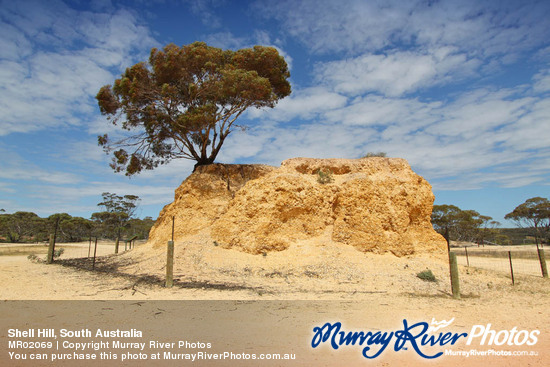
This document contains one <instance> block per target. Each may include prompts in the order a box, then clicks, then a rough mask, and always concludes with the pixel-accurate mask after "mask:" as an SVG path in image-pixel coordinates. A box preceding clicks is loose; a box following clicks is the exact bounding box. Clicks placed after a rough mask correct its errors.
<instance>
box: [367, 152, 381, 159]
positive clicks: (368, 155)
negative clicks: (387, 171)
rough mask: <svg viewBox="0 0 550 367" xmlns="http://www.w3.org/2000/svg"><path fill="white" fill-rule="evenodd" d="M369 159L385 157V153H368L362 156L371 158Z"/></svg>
mask: <svg viewBox="0 0 550 367" xmlns="http://www.w3.org/2000/svg"><path fill="white" fill-rule="evenodd" d="M371 157H386V153H385V152H377V153H374V152H368V153H367V154H365V155H364V156H363V158H371Z"/></svg>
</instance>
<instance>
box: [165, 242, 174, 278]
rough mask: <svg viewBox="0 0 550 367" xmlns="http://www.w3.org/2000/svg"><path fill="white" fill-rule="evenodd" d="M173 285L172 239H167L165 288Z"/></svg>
mask: <svg viewBox="0 0 550 367" xmlns="http://www.w3.org/2000/svg"><path fill="white" fill-rule="evenodd" d="M173 285H174V241H168V249H167V251H166V288H172V286H173Z"/></svg>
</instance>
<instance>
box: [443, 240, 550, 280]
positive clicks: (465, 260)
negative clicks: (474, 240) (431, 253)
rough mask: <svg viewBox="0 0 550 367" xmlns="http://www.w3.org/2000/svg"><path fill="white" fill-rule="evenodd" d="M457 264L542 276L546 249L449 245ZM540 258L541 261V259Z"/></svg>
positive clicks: (529, 246) (546, 256)
mask: <svg viewBox="0 0 550 367" xmlns="http://www.w3.org/2000/svg"><path fill="white" fill-rule="evenodd" d="M451 251H452V252H454V253H455V254H456V255H457V260H458V264H459V265H464V266H471V267H476V268H482V269H488V270H496V271H502V272H506V273H508V274H511V275H512V274H525V275H533V276H544V267H545V264H543V262H546V259H547V258H548V255H547V253H548V249H547V251H541V256H542V257H540V256H539V251H537V248H536V246H531V245H527V246H486V247H476V246H471V247H451ZM541 260H542V261H541Z"/></svg>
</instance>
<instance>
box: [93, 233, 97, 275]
mask: <svg viewBox="0 0 550 367" xmlns="http://www.w3.org/2000/svg"><path fill="white" fill-rule="evenodd" d="M96 254H97V237H96V238H95V247H94V260H93V261H92V269H95V255H96Z"/></svg>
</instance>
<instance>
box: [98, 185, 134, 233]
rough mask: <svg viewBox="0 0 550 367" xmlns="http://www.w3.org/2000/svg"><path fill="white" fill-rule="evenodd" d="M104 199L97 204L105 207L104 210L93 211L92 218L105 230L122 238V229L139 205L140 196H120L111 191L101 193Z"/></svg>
mask: <svg viewBox="0 0 550 367" xmlns="http://www.w3.org/2000/svg"><path fill="white" fill-rule="evenodd" d="M101 196H102V199H103V201H101V202H100V203H98V204H97V206H100V207H103V208H104V209H105V210H104V211H102V212H96V213H92V220H93V221H95V222H96V223H97V225H98V226H99V227H101V229H102V231H103V232H111V233H114V234H115V235H116V237H117V238H120V235H121V231H122V230H123V228H125V227H127V224H128V222H129V221H130V220H131V219H132V218H133V216H134V215H135V212H136V210H137V207H138V202H139V201H140V198H139V197H138V196H136V195H124V196H119V195H117V194H113V193H110V192H104V193H103V194H101Z"/></svg>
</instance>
